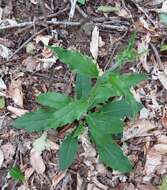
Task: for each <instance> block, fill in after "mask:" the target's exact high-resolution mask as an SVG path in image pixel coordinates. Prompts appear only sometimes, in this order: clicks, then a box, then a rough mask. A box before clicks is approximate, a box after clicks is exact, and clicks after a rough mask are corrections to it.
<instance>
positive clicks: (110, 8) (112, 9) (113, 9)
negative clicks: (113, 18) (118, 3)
mask: <svg viewBox="0 0 167 190" xmlns="http://www.w3.org/2000/svg"><path fill="white" fill-rule="evenodd" d="M97 10H98V11H99V12H103V13H113V12H116V11H119V9H118V7H113V6H108V5H104V6H103V5H101V6H100V7H98V9H97Z"/></svg>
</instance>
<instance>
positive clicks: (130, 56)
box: [112, 33, 138, 70]
mask: <svg viewBox="0 0 167 190" xmlns="http://www.w3.org/2000/svg"><path fill="white" fill-rule="evenodd" d="M135 38H136V33H133V34H132V36H131V38H130V40H129V44H128V46H126V47H125V48H124V49H123V51H122V52H120V53H119V54H118V55H117V57H116V63H115V65H113V67H112V70H114V69H116V68H118V67H120V66H122V65H124V64H126V63H127V62H129V61H134V60H135V59H136V58H137V57H138V53H137V51H136V50H135Z"/></svg>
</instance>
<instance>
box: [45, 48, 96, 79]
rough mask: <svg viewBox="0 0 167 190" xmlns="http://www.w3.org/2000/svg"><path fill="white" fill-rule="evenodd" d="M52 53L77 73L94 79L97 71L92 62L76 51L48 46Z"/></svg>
mask: <svg viewBox="0 0 167 190" xmlns="http://www.w3.org/2000/svg"><path fill="white" fill-rule="evenodd" d="M48 48H50V49H51V50H52V51H53V52H54V53H56V55H57V56H58V57H59V59H60V61H62V62H63V63H65V64H67V65H69V66H70V68H71V69H72V70H74V71H76V72H77V73H80V74H83V75H86V76H89V77H92V78H96V77H97V76H98V73H99V72H98V69H97V67H96V65H95V63H94V62H93V60H92V59H91V58H90V57H88V56H86V55H83V54H81V53H79V52H77V51H71V50H66V49H63V48H60V47H53V46H49V47H48Z"/></svg>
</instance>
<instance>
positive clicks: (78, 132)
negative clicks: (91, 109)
mask: <svg viewBox="0 0 167 190" xmlns="http://www.w3.org/2000/svg"><path fill="white" fill-rule="evenodd" d="M83 132H84V125H83V124H80V125H79V126H78V127H76V129H75V130H74V135H73V137H74V138H75V137H77V138H78V137H79V135H81V134H82V133H83Z"/></svg>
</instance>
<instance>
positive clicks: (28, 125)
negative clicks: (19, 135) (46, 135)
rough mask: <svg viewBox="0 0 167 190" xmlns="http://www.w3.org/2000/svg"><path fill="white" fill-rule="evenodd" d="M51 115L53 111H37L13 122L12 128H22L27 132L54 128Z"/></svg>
mask: <svg viewBox="0 0 167 190" xmlns="http://www.w3.org/2000/svg"><path fill="white" fill-rule="evenodd" d="M53 113H54V111H53V110H52V111H51V110H47V109H38V110H37V111H35V112H31V113H26V114H24V115H23V116H21V117H20V118H18V119H16V120H15V122H14V127H16V128H23V129H26V130H27V131H29V132H33V131H42V130H45V129H48V128H54V126H55V124H54V120H53Z"/></svg>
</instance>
